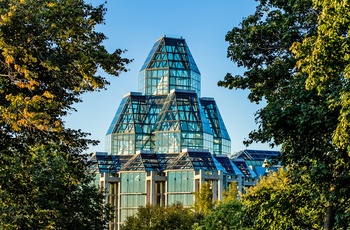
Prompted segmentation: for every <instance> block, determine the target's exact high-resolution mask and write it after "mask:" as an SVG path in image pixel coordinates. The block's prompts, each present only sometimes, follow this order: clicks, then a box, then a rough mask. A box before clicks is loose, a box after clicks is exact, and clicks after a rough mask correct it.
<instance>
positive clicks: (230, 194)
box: [222, 182, 238, 203]
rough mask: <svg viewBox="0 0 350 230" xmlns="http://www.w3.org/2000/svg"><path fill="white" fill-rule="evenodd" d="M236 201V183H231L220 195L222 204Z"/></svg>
mask: <svg viewBox="0 0 350 230" xmlns="http://www.w3.org/2000/svg"><path fill="white" fill-rule="evenodd" d="M237 199H238V188H237V182H232V183H230V184H229V186H228V188H227V189H226V190H224V191H223V193H222V203H227V202H230V201H231V200H237Z"/></svg>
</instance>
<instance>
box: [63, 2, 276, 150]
mask: <svg viewBox="0 0 350 230" xmlns="http://www.w3.org/2000/svg"><path fill="white" fill-rule="evenodd" d="M86 2H89V3H92V4H93V5H99V4H102V3H103V2H104V0H87V1H86ZM255 6H256V2H255V1H254V0H217V1H214V0H202V1H199V0H177V1H170V0H162V1H161V0H148V1H145V0H109V1H108V2H107V4H106V7H107V13H106V15H105V25H102V26H98V27H97V30H98V31H100V32H103V33H104V34H105V35H106V36H107V37H108V40H106V41H105V42H104V44H105V46H106V48H107V49H108V50H109V51H110V52H113V51H114V50H115V49H118V48H121V49H126V50H128V51H127V53H125V54H124V57H128V58H131V59H134V61H133V62H132V63H131V64H130V65H129V66H128V69H129V70H130V71H129V72H127V73H122V74H121V75H120V76H119V77H111V76H108V75H107V74H105V73H103V72H101V73H100V74H101V75H102V76H105V77H106V78H107V79H108V80H109V81H110V83H111V84H110V85H109V86H108V87H107V90H105V91H101V92H95V93H91V94H86V95H84V96H83V97H82V99H83V102H82V103H79V104H77V105H76V106H75V108H76V109H77V110H78V112H75V113H72V114H71V115H69V116H68V117H67V118H65V121H66V126H67V127H71V128H75V129H82V130H83V131H85V132H89V133H91V138H92V139H97V140H100V144H99V145H98V146H95V147H91V148H90V149H89V152H93V151H104V150H105V142H104V137H105V134H106V131H107V129H108V127H109V125H110V122H111V121H112V119H113V117H114V114H115V112H116V110H117V108H118V106H119V103H120V101H121V99H122V98H123V96H124V95H125V94H126V93H128V92H131V91H133V92H136V91H137V90H138V83H137V82H138V72H139V70H140V68H141V66H142V64H143V62H144V61H145V59H146V57H147V55H148V53H149V51H150V49H151V48H152V46H153V43H154V42H155V41H156V40H157V39H158V38H159V37H161V36H163V35H166V36H168V37H173V36H175V37H180V36H182V37H183V38H185V39H186V42H187V44H188V46H189V48H190V50H191V53H192V56H193V57H194V60H195V61H196V63H197V66H198V68H199V70H200V71H201V77H202V81H201V85H202V90H201V94H202V95H201V96H202V97H213V98H215V100H216V103H217V105H218V107H219V109H220V112H221V116H222V117H223V119H224V122H225V125H226V128H227V130H228V132H229V134H230V137H231V142H232V147H231V149H232V152H237V151H239V150H243V149H246V148H247V147H245V146H244V145H243V143H242V142H243V140H244V139H246V138H247V137H248V133H249V132H250V131H251V130H254V129H256V128H257V125H256V124H255V121H254V113H255V112H256V111H257V110H258V109H259V108H260V106H259V105H256V104H253V103H250V102H249V100H248V99H247V95H248V92H247V91H242V90H229V89H226V88H221V87H218V86H217V82H218V81H219V80H222V79H223V78H224V76H225V75H226V73H228V72H230V73H232V74H234V75H235V74H241V73H242V72H243V70H242V69H240V68H238V67H237V66H236V65H235V63H233V62H231V61H230V60H229V59H228V58H227V47H228V43H227V42H226V41H225V35H226V33H227V32H228V31H229V30H231V29H232V28H233V27H234V26H238V25H239V23H240V21H241V20H242V18H244V17H247V16H248V15H249V14H251V13H253V12H254V11H255ZM248 149H270V147H269V146H268V145H267V144H260V143H258V144H252V145H251V146H249V147H248Z"/></svg>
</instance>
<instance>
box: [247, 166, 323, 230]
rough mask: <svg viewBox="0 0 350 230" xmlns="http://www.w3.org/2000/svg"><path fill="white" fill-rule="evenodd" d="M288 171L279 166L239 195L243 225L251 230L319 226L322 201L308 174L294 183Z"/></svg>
mask: <svg viewBox="0 0 350 230" xmlns="http://www.w3.org/2000/svg"><path fill="white" fill-rule="evenodd" d="M291 176H293V175H291V171H285V170H283V169H280V170H279V171H278V172H274V173H271V174H270V175H269V176H267V177H263V178H262V179H261V180H260V181H259V183H258V185H257V186H254V187H250V188H249V189H248V190H247V191H246V193H245V194H244V195H243V197H242V203H243V206H244V214H243V215H242V216H243V220H244V225H245V226H250V227H252V228H254V229H320V228H321V226H322V223H323V212H322V210H323V202H322V200H321V198H320V197H319V196H318V194H315V193H311V192H310V188H311V187H312V184H311V183H310V180H309V178H308V177H305V176H304V177H303V178H302V179H303V181H302V183H293V181H292V179H291Z"/></svg>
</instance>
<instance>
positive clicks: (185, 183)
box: [167, 171, 195, 206]
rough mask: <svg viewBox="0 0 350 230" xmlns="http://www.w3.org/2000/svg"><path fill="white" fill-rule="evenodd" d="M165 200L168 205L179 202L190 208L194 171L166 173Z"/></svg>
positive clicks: (192, 198)
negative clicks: (166, 199)
mask: <svg viewBox="0 0 350 230" xmlns="http://www.w3.org/2000/svg"><path fill="white" fill-rule="evenodd" d="M167 175H168V180H167V198H168V205H171V204H174V203H176V202H181V203H182V204H183V205H184V206H191V205H193V202H194V195H193V191H195V190H194V189H195V188H194V171H168V172H167Z"/></svg>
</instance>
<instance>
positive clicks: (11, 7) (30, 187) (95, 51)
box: [0, 0, 130, 229]
mask: <svg viewBox="0 0 350 230" xmlns="http://www.w3.org/2000/svg"><path fill="white" fill-rule="evenodd" d="M104 13H105V8H104V7H103V5H101V6H98V7H93V6H92V5H89V4H85V3H84V1H82V0H67V1H61V0H35V1H34V0H1V1H0V17H1V20H0V126H1V132H0V139H1V142H0V165H1V167H0V228H1V229H101V228H102V227H103V225H104V220H103V217H104V216H105V215H106V213H105V212H106V211H107V209H106V208H104V207H103V206H101V199H102V195H101V194H100V193H99V192H98V190H97V188H95V187H94V186H93V185H92V184H91V182H92V178H91V175H88V173H87V171H86V168H87V166H88V164H87V161H86V156H85V155H83V154H82V152H83V151H84V150H86V149H87V146H88V145H89V144H96V141H93V140H90V139H88V138H87V135H88V134H87V133H84V132H82V131H81V130H71V129H67V128H65V126H64V123H63V121H62V117H63V116H65V115H67V114H68V113H70V112H72V111H74V108H73V104H74V103H77V102H80V101H81V99H80V95H81V94H83V93H85V92H93V91H96V90H99V89H103V88H104V87H105V85H106V84H108V81H107V80H106V79H105V78H103V77H101V76H99V75H97V69H98V68H102V69H104V70H105V71H106V72H107V73H109V74H112V75H116V76H118V75H119V73H120V72H121V71H126V69H125V65H126V64H128V63H129V62H130V60H128V59H124V58H121V54H122V53H123V51H122V50H116V51H115V52H114V53H112V54H110V53H108V52H107V50H106V49H105V48H104V46H103V45H102V42H103V40H104V39H105V38H106V37H105V36H104V35H103V34H102V33H98V32H96V31H95V29H94V28H95V26H96V25H97V24H101V23H103V15H104Z"/></svg>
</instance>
